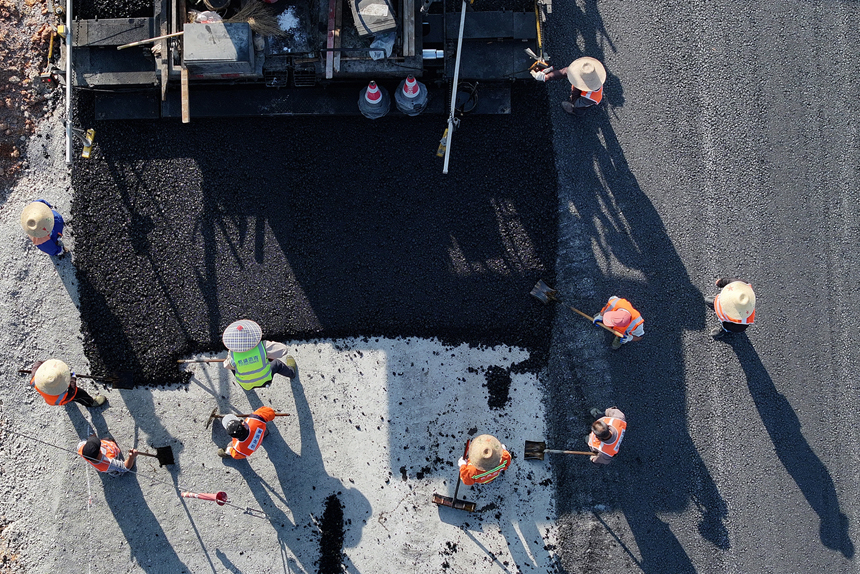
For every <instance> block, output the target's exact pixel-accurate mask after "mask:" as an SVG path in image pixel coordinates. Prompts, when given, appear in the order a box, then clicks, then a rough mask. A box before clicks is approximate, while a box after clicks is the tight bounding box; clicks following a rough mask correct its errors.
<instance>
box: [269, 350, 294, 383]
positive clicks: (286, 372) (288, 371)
mask: <svg viewBox="0 0 860 574" xmlns="http://www.w3.org/2000/svg"><path fill="white" fill-rule="evenodd" d="M284 360H285V361H286V362H284V361H281V360H280V359H275V360H273V361H272V362H271V363H269V365H270V366H271V367H272V373H277V374H279V375H283V376H285V377H287V378H288V379H292V378H293V377H295V376H296V369H295V364H296V362H295V360H293V358H292V357H290V356H289V355H288V356H286V357H284ZM288 363H292V365H293V366H290V365H289V364H288Z"/></svg>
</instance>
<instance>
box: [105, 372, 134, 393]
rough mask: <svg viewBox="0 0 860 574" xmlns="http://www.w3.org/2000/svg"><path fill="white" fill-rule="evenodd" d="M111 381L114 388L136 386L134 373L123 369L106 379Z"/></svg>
mask: <svg viewBox="0 0 860 574" xmlns="http://www.w3.org/2000/svg"><path fill="white" fill-rule="evenodd" d="M105 380H106V381H108V382H110V384H111V387H112V388H114V389H133V388H134V373H132V372H131V371H122V372H121V373H119V374H118V375H116V376H114V377H109V378H106V379H105Z"/></svg>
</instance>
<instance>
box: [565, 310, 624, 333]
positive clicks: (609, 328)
mask: <svg viewBox="0 0 860 574" xmlns="http://www.w3.org/2000/svg"><path fill="white" fill-rule="evenodd" d="M565 305H567V303H565ZM567 308H568V309H570V310H571V311H573V312H575V313H579V314H580V315H582V316H583V317H585V318H586V319H588V320H589V321H591V322H592V323H594V317H592V316H591V315H588V314H587V313H583V312H582V311H580V310H579V309H577V308H576V307H571V306H570V305H567ZM595 325H600V326H601V327H603V328H604V329H606V330H607V331H609V332H610V333H612V334H613V335H615V336H616V337H618V336H619V335H618V332H617V331H616V330H615V329H613V328H612V327H607V326H606V325H604V324H603V322H602V321H601V322H600V323H595Z"/></svg>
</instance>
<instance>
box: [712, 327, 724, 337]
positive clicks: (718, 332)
mask: <svg viewBox="0 0 860 574" xmlns="http://www.w3.org/2000/svg"><path fill="white" fill-rule="evenodd" d="M725 333H726V331H725V330H724V329H723V328H722V327H714V328H713V329H711V332H710V333H708V335H710V336H711V337H713V338H714V339H719V338H720V337H722V336H723V335H725Z"/></svg>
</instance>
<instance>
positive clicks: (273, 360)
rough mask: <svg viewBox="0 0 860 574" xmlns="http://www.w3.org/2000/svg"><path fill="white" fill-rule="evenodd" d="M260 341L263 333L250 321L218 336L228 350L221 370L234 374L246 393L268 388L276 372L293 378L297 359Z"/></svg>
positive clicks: (283, 348) (278, 345)
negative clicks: (227, 370)
mask: <svg viewBox="0 0 860 574" xmlns="http://www.w3.org/2000/svg"><path fill="white" fill-rule="evenodd" d="M262 338H263V330H262V329H261V328H260V326H259V325H258V324H257V323H255V322H254V321H251V320H249V319H242V320H240V321H236V322H235V323H231V324H230V326H229V327H227V328H226V329H225V330H224V334H223V335H222V337H221V340H222V341H223V342H224V346H225V347H227V348H228V349H229V350H230V352H229V353H228V354H227V358H226V359H225V360H224V368H225V369H229V370H231V371H233V376H235V377H236V382H238V383H239V386H241V387H242V388H243V389H245V390H246V391H250V390H251V389H255V388H257V387H267V386H269V385H270V384H271V383H272V377H273V376H274V374H275V373H277V374H279V375H283V376H285V377H287V378H290V379H292V378H293V377H295V376H296V372H297V369H298V367H297V366H296V360H295V359H294V358H292V357H291V356H290V355H287V346H286V345H284V344H282V343H275V342H273V341H262ZM281 358H283V360H281Z"/></svg>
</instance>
